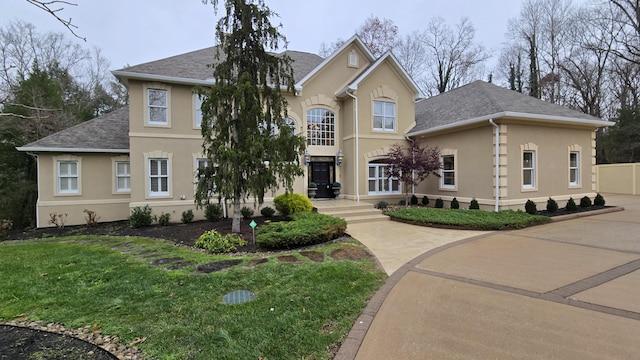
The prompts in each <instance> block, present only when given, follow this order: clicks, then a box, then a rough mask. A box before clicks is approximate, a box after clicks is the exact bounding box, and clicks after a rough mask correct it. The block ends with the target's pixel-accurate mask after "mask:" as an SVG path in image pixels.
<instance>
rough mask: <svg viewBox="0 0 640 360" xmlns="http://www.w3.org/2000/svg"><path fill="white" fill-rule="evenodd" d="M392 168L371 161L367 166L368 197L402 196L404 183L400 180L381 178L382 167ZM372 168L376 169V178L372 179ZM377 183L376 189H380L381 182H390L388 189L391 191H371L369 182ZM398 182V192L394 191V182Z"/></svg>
mask: <svg viewBox="0 0 640 360" xmlns="http://www.w3.org/2000/svg"><path fill="white" fill-rule="evenodd" d="M389 166H391V165H390V164H386V163H382V162H375V160H374V161H369V163H368V164H367V195H397V194H402V182H401V181H400V180H399V179H398V178H390V177H387V176H380V168H382V167H389ZM372 167H375V168H376V170H375V176H374V177H371V176H370V175H369V174H370V169H371V168H372ZM372 180H374V181H376V188H379V185H380V184H379V181H385V180H386V181H388V182H389V183H388V184H387V185H388V188H389V189H390V190H389V191H371V189H370V188H369V182H370V181H372ZM394 181H397V182H398V190H397V191H393V182H394Z"/></svg>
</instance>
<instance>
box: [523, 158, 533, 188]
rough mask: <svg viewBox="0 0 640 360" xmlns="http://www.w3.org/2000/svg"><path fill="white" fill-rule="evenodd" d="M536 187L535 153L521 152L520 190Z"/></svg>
mask: <svg viewBox="0 0 640 360" xmlns="http://www.w3.org/2000/svg"><path fill="white" fill-rule="evenodd" d="M535 187H536V152H535V151H533V150H525V151H523V152H522V188H523V189H533V188H535Z"/></svg>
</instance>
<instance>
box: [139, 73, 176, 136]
mask: <svg viewBox="0 0 640 360" xmlns="http://www.w3.org/2000/svg"><path fill="white" fill-rule="evenodd" d="M152 90H157V91H163V92H164V93H165V101H166V105H165V106H156V105H150V104H149V95H150V91H152ZM144 107H145V108H144V118H145V119H144V125H145V126H148V127H163V128H170V127H171V87H170V86H168V85H164V84H160V83H152V84H148V85H145V86H144ZM152 107H157V108H164V109H165V111H166V119H165V121H163V122H160V121H151V108H152Z"/></svg>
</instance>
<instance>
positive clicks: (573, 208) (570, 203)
mask: <svg viewBox="0 0 640 360" xmlns="http://www.w3.org/2000/svg"><path fill="white" fill-rule="evenodd" d="M566 209H567V211H571V212H573V211H578V206H577V205H576V202H575V200H573V198H571V197H570V198H569V201H567V206H566Z"/></svg>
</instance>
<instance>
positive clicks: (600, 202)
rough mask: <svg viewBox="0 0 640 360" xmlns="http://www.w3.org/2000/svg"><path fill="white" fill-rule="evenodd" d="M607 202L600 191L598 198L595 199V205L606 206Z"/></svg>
mask: <svg viewBox="0 0 640 360" xmlns="http://www.w3.org/2000/svg"><path fill="white" fill-rule="evenodd" d="M605 203H606V202H605V201H604V197H603V196H602V195H600V193H598V194H597V195H596V198H595V199H593V205H595V206H604V204H605Z"/></svg>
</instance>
